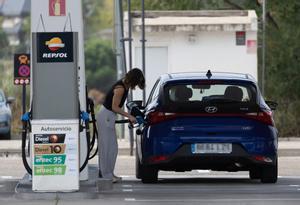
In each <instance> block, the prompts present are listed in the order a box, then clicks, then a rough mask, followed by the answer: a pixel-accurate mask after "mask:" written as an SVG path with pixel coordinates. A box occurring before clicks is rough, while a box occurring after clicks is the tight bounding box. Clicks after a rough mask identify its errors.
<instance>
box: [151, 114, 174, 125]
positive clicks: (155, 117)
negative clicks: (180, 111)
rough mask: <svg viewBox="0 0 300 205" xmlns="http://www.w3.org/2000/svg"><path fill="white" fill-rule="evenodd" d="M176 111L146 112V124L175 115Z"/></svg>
mask: <svg viewBox="0 0 300 205" xmlns="http://www.w3.org/2000/svg"><path fill="white" fill-rule="evenodd" d="M176 116H177V115H176V113H164V112H158V111H155V112H151V113H149V114H148V124H150V125H153V124H157V123H160V122H163V121H167V120H171V119H174V118H175V117H176Z"/></svg>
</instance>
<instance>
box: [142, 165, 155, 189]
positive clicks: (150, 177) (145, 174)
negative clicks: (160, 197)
mask: <svg viewBox="0 0 300 205" xmlns="http://www.w3.org/2000/svg"><path fill="white" fill-rule="evenodd" d="M140 176H141V179H142V182H143V183H144V184H150V183H156V182H157V178H158V170H157V169H155V168H153V167H149V166H145V165H142V164H141V169H140Z"/></svg>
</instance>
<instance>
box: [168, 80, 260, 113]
mask: <svg viewBox="0 0 300 205" xmlns="http://www.w3.org/2000/svg"><path fill="white" fill-rule="evenodd" d="M164 99H165V100H164V102H165V105H164V106H165V107H173V108H174V109H177V108H179V109H182V110H185V108H188V109H189V110H192V109H198V108H200V107H201V106H207V105H208V104H209V105H212V104H213V105H219V106H223V107H224V106H225V107H226V106H227V107H234V106H233V105H237V106H236V107H240V105H250V104H252V105H254V104H256V89H255V86H254V85H253V84H252V83H240V82H229V83H227V82H226V81H204V82H203V81H201V82H199V81H198V82H197V81H195V82H191V83H180V82H179V83H178V82H177V83H172V84H168V85H167V86H165V88H164Z"/></svg>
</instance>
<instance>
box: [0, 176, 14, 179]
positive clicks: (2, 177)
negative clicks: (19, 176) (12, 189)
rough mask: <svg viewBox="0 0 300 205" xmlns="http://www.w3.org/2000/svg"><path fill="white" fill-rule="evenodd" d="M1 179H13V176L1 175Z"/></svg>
mask: <svg viewBox="0 0 300 205" xmlns="http://www.w3.org/2000/svg"><path fill="white" fill-rule="evenodd" d="M0 178H1V179H13V176H1V177H0Z"/></svg>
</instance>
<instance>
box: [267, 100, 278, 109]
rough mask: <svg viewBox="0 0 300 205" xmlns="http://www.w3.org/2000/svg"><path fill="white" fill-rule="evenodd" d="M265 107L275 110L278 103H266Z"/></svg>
mask: <svg viewBox="0 0 300 205" xmlns="http://www.w3.org/2000/svg"><path fill="white" fill-rule="evenodd" d="M266 103H267V105H268V106H269V107H270V108H271V110H276V109H277V106H278V103H277V102H273V101H266Z"/></svg>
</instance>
